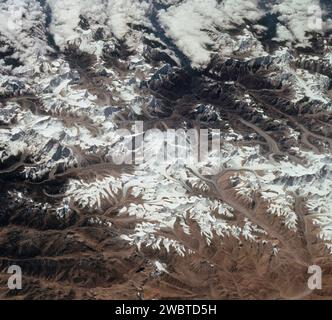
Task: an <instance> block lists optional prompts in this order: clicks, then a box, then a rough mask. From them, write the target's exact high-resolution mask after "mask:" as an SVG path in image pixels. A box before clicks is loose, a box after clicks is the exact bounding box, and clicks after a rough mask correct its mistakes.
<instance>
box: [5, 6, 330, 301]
mask: <svg viewBox="0 0 332 320" xmlns="http://www.w3.org/2000/svg"><path fill="white" fill-rule="evenodd" d="M331 35H332V5H331V3H330V2H329V1H327V0H326V1H324V0H321V1H318V0H270V1H268V0H232V1H231V0H204V1H203V0H155V1H153V0H150V1H148V0H131V1H129V0H73V1H64V0H2V1H0V199H1V202H2V206H1V208H0V225H1V227H2V228H1V231H0V234H1V236H0V266H1V268H2V269H3V270H5V269H6V268H7V267H8V265H10V264H13V263H14V262H15V263H16V264H19V265H22V267H23V269H24V270H26V274H25V276H26V283H27V287H26V288H25V289H24V290H22V291H21V292H18V293H17V294H18V295H19V296H22V297H28V298H35V299H37V298H69V299H74V298H87V299H93V298H96V299H103V298H130V299H134V298H141V299H143V298H146V299H152V298H153V299H159V298H160V299H161V298H187V299H189V298H214V299H219V298H224V299H225V298H228V299H229V298H234V299H237V298H244V299H254V298H284V299H288V298H318V297H331V295H332V273H331V270H332V256H331V254H332V153H331V152H332V129H331V128H332V101H331V98H332V86H331V77H332V37H331ZM137 123H142V124H143V133H144V132H146V131H147V130H150V129H159V131H161V132H164V133H165V134H166V132H167V134H170V133H174V130H179V129H183V130H184V131H186V130H189V129H193V128H200V129H205V130H206V129H208V130H210V131H211V130H218V131H217V132H218V137H217V139H216V141H217V143H218V147H219V149H218V152H214V151H213V150H212V151H210V152H209V154H208V155H207V157H206V158H204V160H203V161H197V159H196V158H195V157H190V156H188V157H186V158H185V159H179V158H178V157H167V159H163V160H162V161H161V160H160V159H156V158H154V157H149V158H148V159H145V160H146V161H138V162H133V163H123V164H116V163H115V162H114V158H115V157H116V156H121V155H123V154H126V153H128V152H131V149H130V147H129V144H128V139H129V138H132V137H133V136H134V135H135V125H137ZM119 129H122V130H124V129H126V130H127V131H130V132H133V136H131V137H128V136H123V135H121V131H120V130H119ZM151 132H153V131H151ZM211 135H213V134H212V133H211V132H210V137H211ZM136 137H137V136H136ZM168 138H169V137H168ZM211 139H212V137H211ZM164 144H165V140H164V139H163V138H162V137H160V134H157V133H156V134H155V135H154V134H151V135H150V136H149V137H146V138H145V139H144V148H145V152H146V154H154V152H155V151H156V150H160V149H161V148H163V146H164ZM136 147H137V148H136V149H135V154H139V153H140V152H141V148H143V146H142V145H138V146H136ZM191 147H193V146H191V145H189V146H188V148H191ZM211 167H213V168H214V170H213V172H212V171H211V173H210V174H209V173H206V171H207V170H206V169H207V168H211ZM311 265H318V266H320V267H321V268H322V270H323V275H324V278H323V284H324V285H323V289H322V290H318V291H312V290H310V289H309V288H308V287H307V278H308V273H307V271H308V267H309V266H311ZM0 278H1V277H0ZM1 279H2V278H1ZM3 279H4V278H3ZM0 293H1V294H2V295H3V296H4V297H7V298H8V297H11V293H10V292H9V291H7V290H5V289H4V290H2V289H0Z"/></svg>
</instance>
